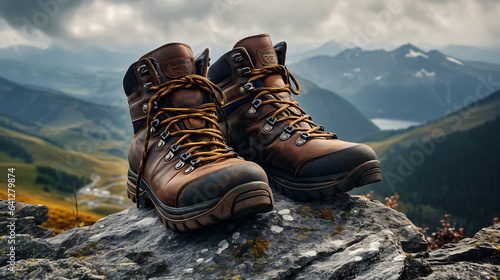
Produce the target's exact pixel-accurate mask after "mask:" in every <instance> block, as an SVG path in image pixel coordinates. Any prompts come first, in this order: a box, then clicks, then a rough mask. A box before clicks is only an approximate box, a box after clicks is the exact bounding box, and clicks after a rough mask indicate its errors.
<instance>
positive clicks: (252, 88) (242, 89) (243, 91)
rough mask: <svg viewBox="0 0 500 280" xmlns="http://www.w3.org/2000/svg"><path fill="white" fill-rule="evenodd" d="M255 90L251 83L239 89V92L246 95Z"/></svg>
mask: <svg viewBox="0 0 500 280" xmlns="http://www.w3.org/2000/svg"><path fill="white" fill-rule="evenodd" d="M254 89H255V86H254V85H253V84H252V83H251V82H250V83H246V84H244V85H243V86H241V87H240V88H239V91H240V94H245V93H247V92H249V91H251V90H254Z"/></svg>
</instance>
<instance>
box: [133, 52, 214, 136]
mask: <svg viewBox="0 0 500 280" xmlns="http://www.w3.org/2000/svg"><path fill="white" fill-rule="evenodd" d="M143 58H154V59H155V60H156V62H158V64H159V65H160V68H161V71H162V72H163V74H165V76H166V78H165V77H163V78H162V79H161V80H162V82H167V81H170V80H173V79H178V78H182V77H184V76H186V75H191V74H196V67H195V62H194V54H193V51H192V50H191V47H189V46H188V45H186V44H183V43H171V44H166V45H164V46H161V47H159V48H157V49H156V50H154V51H151V52H150V53H147V54H145V55H144V56H142V57H141V59H143ZM160 76H161V73H160ZM168 98H169V101H170V103H171V104H173V105H174V106H175V107H176V108H195V107H198V106H200V105H201V104H203V93H202V92H201V91H200V90H198V89H194V88H193V89H178V90H175V91H173V92H171V93H170V94H169V95H168ZM163 103H164V105H166V106H168V105H167V104H166V103H168V102H165V101H164V102H163ZM183 123H184V125H185V126H186V127H187V128H188V129H197V128H202V127H204V126H205V121H204V120H201V119H196V118H189V119H186V120H184V121H183Z"/></svg>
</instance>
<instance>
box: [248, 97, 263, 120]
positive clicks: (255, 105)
mask: <svg viewBox="0 0 500 280" xmlns="http://www.w3.org/2000/svg"><path fill="white" fill-rule="evenodd" d="M261 104H262V100H261V99H255V100H254V101H252V106H250V108H248V115H250V116H253V115H255V113H257V109H258V108H259V107H260V105H261Z"/></svg>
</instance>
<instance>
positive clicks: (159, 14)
mask: <svg viewBox="0 0 500 280" xmlns="http://www.w3.org/2000/svg"><path fill="white" fill-rule="evenodd" d="M68 1H69V0H40V1H17V0H12V1H2V2H0V17H2V18H3V19H5V21H6V22H7V23H8V24H9V25H10V26H11V27H13V28H14V29H16V30H18V31H22V29H23V28H25V21H23V20H22V19H23V18H25V19H31V22H32V23H33V22H36V21H37V20H36V19H35V20H33V19H34V15H36V13H38V16H39V21H40V20H41V19H43V18H42V17H41V16H40V14H41V13H42V12H44V11H45V10H44V9H43V8H42V6H41V5H40V4H39V3H49V2H55V3H59V9H60V11H59V12H58V13H57V14H56V15H54V16H51V17H50V18H49V20H48V23H47V24H45V25H43V26H41V27H40V28H39V29H40V31H41V32H43V33H44V34H46V35H47V36H48V37H49V38H50V39H51V40H52V42H53V44H58V45H67V46H82V45H91V46H100V47H105V48H110V49H114V50H134V51H136V50H141V51H142V50H144V51H146V50H148V49H149V48H152V47H156V46H158V45H161V44H164V43H167V42H172V41H182V42H186V43H188V44H191V45H192V46H193V47H194V48H195V49H197V50H201V48H203V47H211V48H212V49H215V50H225V49H228V48H230V47H231V46H232V45H233V44H234V42H236V41H237V40H238V39H240V38H242V37H245V36H248V35H252V34H256V33H262V32H267V33H270V34H271V36H272V37H273V41H276V42H277V41H281V40H285V41H287V42H289V43H290V46H291V47H292V48H294V47H295V48H296V50H298V49H300V48H306V47H313V46H315V45H318V44H321V43H323V42H326V41H328V40H331V39H336V40H338V41H345V42H349V43H350V44H354V45H361V47H363V46H368V45H370V44H372V45H373V44H381V43H391V44H394V45H398V44H403V43H407V42H412V43H415V44H417V45H418V44H426V45H429V44H431V45H446V44H450V43H454V44H467V45H478V46H491V45H497V46H498V45H500V38H499V36H498V35H499V34H500V30H499V28H498V26H499V25H498V24H497V23H496V21H497V15H498V14H500V1H495V0H487V1H473V0H456V1H452V0H444V1H432V0H421V1H417V0H385V1H366V0H365V1H347V0H341V1H331V0H319V1H314V2H312V1H294V2H292V1H286V0H275V1H269V0H265V1H243V0H213V1H204V0H192V1H175V0H152V1H117V0H93V1H76V0H72V1H69V2H68ZM65 2H68V3H65ZM47 14H48V13H47ZM32 43H33V44H36V39H35V40H32Z"/></svg>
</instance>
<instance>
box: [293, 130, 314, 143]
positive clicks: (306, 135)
mask: <svg viewBox="0 0 500 280" xmlns="http://www.w3.org/2000/svg"><path fill="white" fill-rule="evenodd" d="M309 137H311V134H309V133H306V132H302V133H301V134H300V137H299V138H298V139H297V141H295V144H296V145H297V146H302V145H304V144H305V143H306V142H307V139H309Z"/></svg>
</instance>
